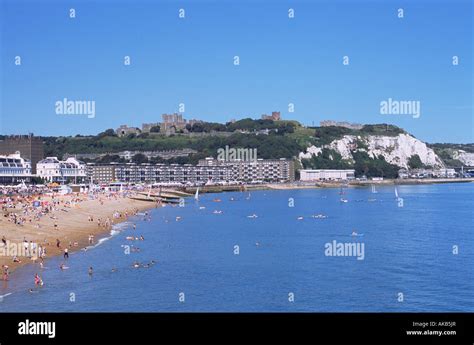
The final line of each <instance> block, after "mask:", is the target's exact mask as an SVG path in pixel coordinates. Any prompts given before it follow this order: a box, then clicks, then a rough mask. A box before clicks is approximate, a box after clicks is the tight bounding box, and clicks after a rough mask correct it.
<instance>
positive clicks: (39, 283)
mask: <svg viewBox="0 0 474 345" xmlns="http://www.w3.org/2000/svg"><path fill="white" fill-rule="evenodd" d="M35 285H43V280H42V279H41V278H40V276H39V275H38V273H35Z"/></svg>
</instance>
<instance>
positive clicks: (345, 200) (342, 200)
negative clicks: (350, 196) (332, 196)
mask: <svg viewBox="0 0 474 345" xmlns="http://www.w3.org/2000/svg"><path fill="white" fill-rule="evenodd" d="M340 201H341V202H348V201H349V200H347V199H343V198H341V199H340Z"/></svg>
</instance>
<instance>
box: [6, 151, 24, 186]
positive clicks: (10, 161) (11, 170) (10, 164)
mask: <svg viewBox="0 0 474 345" xmlns="http://www.w3.org/2000/svg"><path fill="white" fill-rule="evenodd" d="M30 179H31V163H30V161H29V160H26V159H24V158H21V156H20V154H19V153H14V154H10V155H0V183H1V184H14V183H19V182H21V181H25V182H29V181H30Z"/></svg>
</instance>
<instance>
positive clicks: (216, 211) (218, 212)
mask: <svg viewBox="0 0 474 345" xmlns="http://www.w3.org/2000/svg"><path fill="white" fill-rule="evenodd" d="M212 213H214V214H221V213H222V211H218V210H214V212H212Z"/></svg>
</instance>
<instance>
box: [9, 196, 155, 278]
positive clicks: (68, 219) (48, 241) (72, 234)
mask: <svg viewBox="0 0 474 345" xmlns="http://www.w3.org/2000/svg"><path fill="white" fill-rule="evenodd" d="M54 198H55V199H57V200H60V201H59V202H60V203H61V202H62V203H66V202H67V201H68V200H70V199H71V198H78V199H82V201H80V202H78V203H76V204H73V205H70V206H65V205H64V204H62V205H61V204H60V206H59V208H58V209H57V210H55V211H53V212H52V213H51V214H48V215H47V216H43V217H42V218H41V219H40V220H39V221H36V220H35V221H33V222H25V224H23V225H17V224H14V223H12V222H9V221H8V218H7V217H5V212H3V214H2V217H1V218H0V229H1V231H0V235H1V236H5V238H6V240H7V245H9V246H11V245H12V244H14V245H15V246H23V245H24V242H23V241H24V239H26V240H27V241H28V243H29V242H30V241H31V242H32V243H35V244H37V245H40V246H42V247H43V248H45V249H46V253H47V254H46V256H45V257H44V260H48V259H50V258H53V257H56V256H60V255H63V254H64V249H65V248H68V251H69V253H73V252H77V251H80V250H82V249H84V248H86V247H88V246H90V245H91V243H89V235H93V236H94V241H93V243H92V245H95V244H97V243H98V240H99V239H100V238H103V237H102V236H105V235H106V234H109V233H110V231H111V230H112V229H113V227H114V226H115V225H117V224H120V223H123V222H126V221H127V220H128V219H129V218H130V217H133V216H134V215H136V213H138V212H143V211H148V210H151V209H153V208H158V207H160V206H159V205H158V204H157V203H150V202H146V201H139V200H132V199H130V198H128V197H126V196H114V198H113V199H108V198H105V197H103V198H101V197H98V198H96V199H92V200H89V199H87V196H84V195H74V196H71V195H65V196H56V197H54ZM41 199H42V200H43V201H50V200H51V198H48V197H42V198H41ZM9 212H10V213H11V212H14V211H12V210H11V209H9ZM16 213H17V214H21V212H18V211H17V212H16ZM114 214H115V215H117V214H120V217H118V218H117V217H114ZM51 216H53V217H54V218H51ZM89 216H91V217H93V219H94V221H89V220H88V219H89ZM99 219H100V220H101V222H102V225H98V220H99ZM106 220H109V221H110V222H109V223H108V224H106V225H104V222H105V221H106ZM37 224H39V225H40V227H37ZM55 224H56V225H57V226H55ZM56 239H58V240H59V241H60V247H58V246H57V244H56ZM0 245H3V243H0ZM36 255H37V253H36ZM19 259H20V260H21V262H13V255H4V256H0V265H1V266H2V267H3V265H7V266H8V270H9V273H10V275H11V274H12V273H14V272H15V270H16V269H18V268H19V267H22V266H25V265H28V264H38V263H39V262H40V259H39V258H38V257H37V256H34V257H31V258H29V257H26V256H19ZM0 279H2V280H3V269H2V277H1V278H0ZM9 279H10V280H11V279H12V276H10V278H9ZM13 279H14V278H13Z"/></svg>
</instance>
